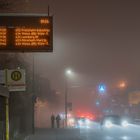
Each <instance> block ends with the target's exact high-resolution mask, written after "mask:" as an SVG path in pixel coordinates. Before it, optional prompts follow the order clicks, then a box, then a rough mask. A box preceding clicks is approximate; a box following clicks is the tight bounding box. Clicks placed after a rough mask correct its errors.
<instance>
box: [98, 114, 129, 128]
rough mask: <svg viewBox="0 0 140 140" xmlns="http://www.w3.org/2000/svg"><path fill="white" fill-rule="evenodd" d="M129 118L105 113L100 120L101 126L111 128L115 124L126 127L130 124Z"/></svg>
mask: <svg viewBox="0 0 140 140" xmlns="http://www.w3.org/2000/svg"><path fill="white" fill-rule="evenodd" d="M130 122H131V121H130V118H129V117H120V116H119V115H107V116H104V117H103V119H102V120H101V122H100V126H101V128H104V127H105V128H112V127H113V126H115V125H118V126H121V127H124V128H125V127H128V125H129V124H130Z"/></svg>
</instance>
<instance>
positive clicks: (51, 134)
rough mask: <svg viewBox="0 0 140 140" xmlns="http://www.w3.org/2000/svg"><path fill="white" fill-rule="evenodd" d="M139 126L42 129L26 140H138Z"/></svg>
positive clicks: (95, 125) (96, 124) (139, 136)
mask: <svg viewBox="0 0 140 140" xmlns="http://www.w3.org/2000/svg"><path fill="white" fill-rule="evenodd" d="M139 129H140V126H139V125H130V126H129V127H128V128H121V127H119V126H114V127H113V128H111V129H100V126H99V124H98V123H93V124H92V127H91V128H89V129H42V130H38V131H37V132H36V134H35V135H32V136H29V137H28V138H26V139H27V140H46V139H47V140H139V138H140V133H139Z"/></svg>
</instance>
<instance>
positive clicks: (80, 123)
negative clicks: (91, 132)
mask: <svg viewBox="0 0 140 140" xmlns="http://www.w3.org/2000/svg"><path fill="white" fill-rule="evenodd" d="M90 124H91V120H89V119H87V118H76V128H90Z"/></svg>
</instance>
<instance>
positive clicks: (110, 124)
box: [105, 121, 113, 128]
mask: <svg viewBox="0 0 140 140" xmlns="http://www.w3.org/2000/svg"><path fill="white" fill-rule="evenodd" d="M112 126H113V124H112V122H111V121H106V122H105V127H106V128H111V127H112Z"/></svg>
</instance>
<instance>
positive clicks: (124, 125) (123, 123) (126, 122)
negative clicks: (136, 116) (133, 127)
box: [121, 120, 129, 127]
mask: <svg viewBox="0 0 140 140" xmlns="http://www.w3.org/2000/svg"><path fill="white" fill-rule="evenodd" d="M128 124H129V123H128V121H127V120H123V121H122V122H121V125H122V126H123V127H127V126H128Z"/></svg>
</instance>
